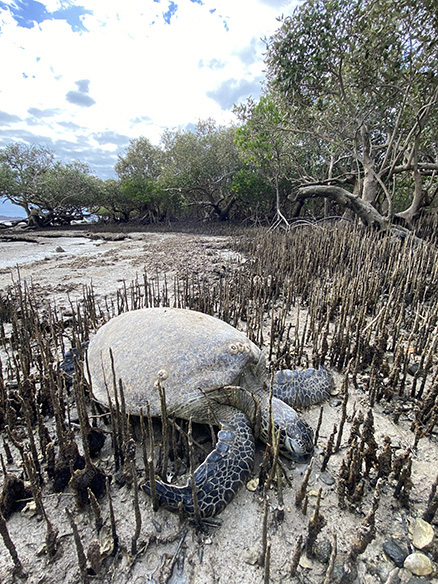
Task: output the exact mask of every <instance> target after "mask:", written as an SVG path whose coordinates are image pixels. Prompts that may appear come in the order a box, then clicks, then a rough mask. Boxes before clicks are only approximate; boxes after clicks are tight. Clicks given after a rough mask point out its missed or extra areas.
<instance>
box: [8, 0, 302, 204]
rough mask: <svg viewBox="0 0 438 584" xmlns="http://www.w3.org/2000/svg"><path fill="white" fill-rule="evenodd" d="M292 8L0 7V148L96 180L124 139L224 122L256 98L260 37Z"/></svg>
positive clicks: (103, 0)
mask: <svg viewBox="0 0 438 584" xmlns="http://www.w3.org/2000/svg"><path fill="white" fill-rule="evenodd" d="M296 3H297V0H128V1H127V2H120V0H118V1H115V0H79V1H74V0H47V1H43V2H37V1H35V0H13V1H2V0H0V79H1V82H0V148H1V147H4V146H6V145H7V144H9V143H11V142H17V141H20V142H24V143H26V144H44V145H46V146H48V147H49V148H51V149H52V150H53V151H54V152H55V154H56V156H57V158H58V159H59V160H61V161H63V162H68V161H71V160H75V159H78V160H82V161H83V162H87V163H88V164H89V165H90V167H91V169H92V171H93V172H95V173H96V174H97V175H98V176H100V177H101V178H108V177H111V176H113V166H114V163H115V161H116V160H117V154H119V153H122V152H123V150H124V149H125V148H126V147H127V145H128V144H129V140H130V139H133V138H137V137H139V136H146V137H147V138H149V139H150V140H151V141H152V142H153V143H155V144H158V143H159V140H160V136H161V135H162V133H163V131H164V130H165V129H166V128H186V127H190V125H191V124H193V123H196V122H197V121H198V120H200V119H206V118H208V117H212V118H214V119H215V120H216V121H217V122H218V123H223V124H227V123H230V122H232V121H233V119H234V118H233V114H232V108H233V105H234V104H235V103H239V102H242V101H244V100H245V99H246V98H247V97H249V96H253V97H254V98H257V97H258V96H259V95H260V91H261V83H262V82H263V79H264V73H263V70H264V63H263V52H264V44H263V42H262V40H261V39H262V38H265V37H269V35H270V34H272V33H273V32H274V31H275V30H276V29H277V28H278V26H279V23H278V21H277V17H278V16H280V15H281V14H290V13H291V12H292V10H293V7H294V5H295V4H296ZM11 214H14V212H10V211H8V209H7V205H5V204H1V203H0V215H11Z"/></svg>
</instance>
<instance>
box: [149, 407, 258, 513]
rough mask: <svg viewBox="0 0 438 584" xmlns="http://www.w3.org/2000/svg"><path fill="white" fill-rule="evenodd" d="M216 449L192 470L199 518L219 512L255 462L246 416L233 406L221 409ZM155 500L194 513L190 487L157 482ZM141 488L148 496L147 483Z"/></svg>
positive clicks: (189, 483)
mask: <svg viewBox="0 0 438 584" xmlns="http://www.w3.org/2000/svg"><path fill="white" fill-rule="evenodd" d="M221 410H222V411H221V414H222V412H224V411H225V412H226V415H225V416H224V415H221V418H220V420H219V424H220V428H221V429H220V431H219V433H218V442H217V444H216V448H215V449H214V450H213V451H212V452H211V453H210V454H209V455H208V456H207V458H206V459H205V460H204V462H203V463H202V464H201V465H200V466H199V467H198V468H197V469H196V470H195V472H194V479H195V486H196V497H197V500H198V506H199V514H200V518H201V519H205V518H207V517H213V516H214V515H217V514H218V513H220V512H221V511H222V510H223V509H224V508H225V507H226V506H227V505H228V503H229V502H230V501H231V499H232V498H233V497H234V495H235V494H236V493H237V491H238V490H239V488H240V487H241V486H242V484H243V483H244V482H245V480H246V479H247V477H248V475H249V473H250V472H251V470H252V466H253V462H254V450H255V445H254V436H253V433H252V429H251V425H250V423H249V420H248V418H247V417H246V416H245V414H244V413H242V412H240V411H238V410H236V409H234V408H231V407H230V408H225V407H223V408H221ZM155 486H156V493H157V498H158V502H159V503H160V505H162V506H163V507H166V508H167V509H169V510H170V511H179V510H180V508H181V507H182V509H183V511H184V512H185V513H187V514H188V515H192V516H193V515H194V514H195V506H194V502H193V488H192V484H191V481H190V480H189V481H188V483H187V485H184V486H182V487H179V486H176V485H170V484H167V483H163V482H161V481H156V483H155ZM143 489H144V490H145V491H146V493H148V494H149V495H150V484H149V483H145V484H144V486H143Z"/></svg>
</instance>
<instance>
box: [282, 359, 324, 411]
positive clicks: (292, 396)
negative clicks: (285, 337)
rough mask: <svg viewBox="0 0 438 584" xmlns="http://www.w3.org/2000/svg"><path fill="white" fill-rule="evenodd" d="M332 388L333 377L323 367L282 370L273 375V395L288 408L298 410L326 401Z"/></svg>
mask: <svg viewBox="0 0 438 584" xmlns="http://www.w3.org/2000/svg"><path fill="white" fill-rule="evenodd" d="M333 387H334V381H333V377H332V375H331V373H330V372H329V371H327V369H324V368H323V367H320V368H319V369H312V368H311V369H304V370H301V371H291V370H290V369H283V370H281V371H277V372H276V374H275V375H274V383H273V393H274V396H275V397H277V398H279V399H281V400H282V401H284V402H285V403H287V404H288V405H289V406H291V407H298V408H299V407H308V406H311V405H313V404H317V403H320V402H322V401H324V400H326V399H328V398H329V397H330V393H331V391H332V390H333Z"/></svg>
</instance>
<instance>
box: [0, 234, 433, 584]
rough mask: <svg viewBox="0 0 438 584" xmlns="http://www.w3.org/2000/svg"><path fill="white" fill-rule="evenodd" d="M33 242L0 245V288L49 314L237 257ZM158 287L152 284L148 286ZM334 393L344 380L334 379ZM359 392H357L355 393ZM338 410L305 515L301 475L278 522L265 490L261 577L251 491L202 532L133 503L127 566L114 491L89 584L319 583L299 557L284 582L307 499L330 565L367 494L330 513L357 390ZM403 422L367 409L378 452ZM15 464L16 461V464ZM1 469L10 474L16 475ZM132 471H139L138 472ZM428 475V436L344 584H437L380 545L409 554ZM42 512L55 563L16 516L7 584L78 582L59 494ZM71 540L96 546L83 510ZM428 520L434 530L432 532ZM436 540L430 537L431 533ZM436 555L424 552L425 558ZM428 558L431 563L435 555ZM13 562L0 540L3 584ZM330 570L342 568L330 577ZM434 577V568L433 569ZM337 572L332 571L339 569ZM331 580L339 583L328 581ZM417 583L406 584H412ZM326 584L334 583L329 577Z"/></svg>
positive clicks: (118, 490)
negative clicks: (134, 539)
mask: <svg viewBox="0 0 438 584" xmlns="http://www.w3.org/2000/svg"><path fill="white" fill-rule="evenodd" d="M46 235H47V234H44V236H41V235H39V234H37V233H32V234H29V238H30V239H32V240H34V241H33V242H32V241H29V242H23V241H14V242H2V243H1V244H0V246H1V247H0V289H5V288H6V287H7V286H9V285H10V284H11V283H13V282H17V281H18V280H21V281H22V282H27V283H28V284H29V283H32V284H33V286H34V287H35V289H36V290H38V293H39V294H41V296H42V297H47V298H50V299H51V300H53V301H54V302H56V305H57V306H58V307H61V308H62V307H67V306H68V305H69V303H70V302H71V301H72V300H73V301H76V300H77V299H79V298H81V296H82V294H83V288H84V286H90V285H92V286H93V288H94V291H95V294H96V296H97V297H98V298H101V299H103V297H104V296H105V295H114V294H115V293H116V290H117V289H120V288H122V287H123V283H124V282H125V283H127V284H129V283H130V282H132V281H135V279H136V278H142V277H143V274H144V271H145V270H147V273H148V274H149V275H151V276H154V274H155V275H157V274H159V278H160V279H161V280H160V281H161V282H163V275H164V274H166V277H167V278H168V279H169V281H171V279H172V277H173V276H174V275H175V274H179V275H180V276H181V275H184V273H185V272H187V271H189V272H190V273H195V274H196V273H199V274H202V275H208V277H209V278H211V279H212V280H214V279H216V278H218V277H219V275H220V274H223V273H224V271H225V272H226V271H227V270H233V269H234V268H235V267H236V266H237V265H238V263H239V262H242V261H245V258H242V257H240V256H239V254H236V253H235V252H234V251H232V246H231V245H230V239H229V238H227V237H211V236H202V235H186V234H178V233H168V234H150V233H130V234H129V236H127V237H126V238H123V239H122V238H118V237H114V236H113V235H111V236H108V235H93V238H92V239H91V238H88V237H84V234H83V233H75V232H74V231H72V232H69V233H68V234H64V235H62V236H59V235H56V234H55V236H54V235H53V234H50V237H47V236H46ZM157 277H158V276H157ZM335 378H336V386H337V388H338V390H339V388H340V386H341V384H342V381H343V376H342V375H340V374H335ZM359 385H360V384H359ZM350 392H351V395H350V399H349V402H348V408H347V424H346V428H345V429H344V439H343V442H342V446H341V450H340V451H339V452H338V453H337V454H335V455H333V456H332V458H331V459H330V462H329V464H328V467H327V472H326V473H321V471H320V467H321V461H322V454H321V453H322V447H323V446H325V445H326V444H327V440H328V438H329V436H330V433H331V431H332V429H333V424H335V423H336V424H338V423H339V420H340V417H341V399H340V398H339V396H336V395H335V396H333V398H332V399H331V400H330V401H329V402H328V403H326V404H324V406H323V408H324V416H323V424H322V427H321V430H320V434H319V443H318V448H317V450H316V454H315V458H314V463H313V470H312V474H311V478H310V483H309V487H308V495H309V501H308V509H307V514H306V515H305V514H304V513H303V512H302V511H301V510H300V509H299V508H297V507H296V505H295V496H296V493H297V491H298V489H299V487H300V484H301V481H302V476H303V473H304V471H305V470H306V465H292V464H291V463H290V462H289V461H286V460H284V461H283V463H284V467H285V469H286V474H287V477H288V483H287V482H285V481H284V484H283V496H284V519H281V514H280V513H279V512H278V508H279V504H278V498H277V497H278V495H277V491H276V489H274V488H272V489H271V490H270V491H269V493H268V498H267V501H268V514H267V521H268V523H267V536H268V540H269V542H270V546H271V547H270V550H271V556H270V563H269V574H268V573H267V570H266V569H265V568H264V567H262V566H260V565H259V563H258V562H257V558H258V557H259V555H260V552H261V550H262V529H263V516H264V506H265V504H264V501H263V496H262V494H261V493H260V492H259V491H254V490H253V487H252V486H251V485H252V483H250V484H249V488H242V489H241V490H240V491H239V493H238V494H237V496H236V498H235V499H234V500H233V501H232V503H231V504H229V505H228V507H227V508H226V509H225V510H224V511H223V512H222V513H221V514H220V516H219V517H218V520H219V526H218V527H215V528H209V529H207V530H205V531H199V530H197V529H196V528H195V527H194V526H193V525H191V524H190V523H188V522H182V523H181V522H180V520H179V518H178V517H177V516H175V515H173V514H171V513H169V512H168V511H166V510H164V509H160V510H159V511H158V512H156V513H154V511H153V510H152V507H151V504H150V501H149V499H148V497H147V496H146V495H143V494H141V497H140V508H141V518H142V528H141V536H140V540H139V546H138V547H139V552H138V553H137V554H136V555H135V556H132V555H131V553H130V539H131V535H132V532H133V526H134V510H133V501H132V492H130V491H129V490H128V489H127V488H126V486H119V485H117V483H114V484H113V486H112V497H113V503H114V506H115V516H116V523H117V531H118V535H119V538H120V549H119V552H118V555H117V556H116V558H113V557H112V556H109V557H108V558H106V560H105V561H104V565H103V567H102V570H101V574H100V575H99V576H90V581H96V582H117V583H118V582H120V583H125V582H130V583H138V584H140V583H146V582H151V583H152V582H160V583H161V582H169V583H172V584H176V583H178V584H183V583H184V584H185V583H195V584H201V583H202V584H204V583H207V584H209V583H212V584H213V583H219V582H220V583H230V582H233V583H234V582H236V583H237V582H239V583H245V584H246V583H247V584H252V583H254V584H256V583H257V584H259V583H262V582H275V583H280V582H302V583H319V582H321V583H322V582H323V581H324V577H325V573H326V571H327V563H326V562H327V558H326V559H325V563H324V562H322V561H319V560H317V559H315V558H307V557H306V556H303V557H302V558H301V561H300V566H299V568H298V572H297V575H296V576H295V577H291V575H290V568H291V561H292V555H293V553H294V551H295V548H296V544H297V540H298V537H299V536H300V535H303V537H304V538H305V537H306V535H307V532H308V523H309V519H310V518H311V516H312V514H313V511H314V506H315V501H316V495H317V492H318V490H319V488H320V487H321V488H322V500H321V512H322V514H323V515H324V517H325V523H326V524H325V527H324V528H323V529H322V532H321V534H320V536H319V540H320V541H321V542H325V543H327V542H330V543H332V542H333V534H334V533H335V534H336V537H337V546H338V554H339V557H340V558H342V557H343V554H346V553H348V551H349V550H350V548H351V543H352V541H353V539H354V537H355V534H356V530H357V528H358V526H359V525H360V523H361V521H362V520H363V518H364V516H365V515H366V513H367V512H368V511H369V509H370V506H371V500H372V491H370V493H369V494H368V495H367V496H366V497H365V498H364V499H363V502H362V503H360V504H358V506H357V509H355V510H341V509H340V508H339V506H338V499H337V495H336V483H335V482H334V481H333V479H336V477H337V474H338V470H339V466H340V464H341V461H342V459H343V457H344V456H345V453H346V449H347V438H348V436H349V429H350V425H351V420H352V417H353V413H354V410H359V409H362V410H363V412H364V414H365V413H366V412H367V403H368V401H367V397H366V396H365V394H364V393H362V392H361V390H360V388H359V389H354V388H352V387H351V388H350ZM318 414H319V407H315V408H311V409H310V410H308V411H306V412H304V413H303V417H304V418H305V419H306V420H307V421H308V422H309V423H310V424H311V425H312V426H314V427H315V425H316V420H317V418H318ZM411 414H412V412H407V413H406V415H405V417H403V416H402V420H401V423H400V424H398V425H395V424H394V423H393V422H392V420H391V418H390V417H389V416H388V415H387V413H386V412H385V411H384V409H383V407H381V406H376V407H375V408H374V420H375V427H376V439H377V440H378V442H379V445H382V444H383V437H384V436H385V435H386V436H389V437H390V438H391V442H392V444H393V446H394V448H395V450H398V449H405V448H407V447H409V446H411V445H412V441H413V434H412V433H411V432H410V431H409V425H410V420H409V415H411ZM108 442H109V441H107V444H106V446H105V448H104V449H103V450H102V451H101V453H100V456H99V460H98V461H96V463H97V464H98V465H99V466H101V467H102V468H103V469H104V470H105V469H106V470H108V471H109V470H110V468H111V463H112V458H111V455H112V453H111V447H110V444H108ZM263 451H264V448H263V445H261V444H259V445H258V449H257V460H256V464H255V469H254V475H253V477H252V478H254V477H257V469H258V465H259V463H260V460H261V457H262V455H263ZM16 461H18V457H16ZM16 465H17V466H14V465H12V466H11V467H8V468H9V470H11V471H14V470H15V471H17V472H18V470H19V464H18V463H16ZM140 466H141V465H140ZM437 473H438V442H437V438H436V436H434V437H432V439H430V438H423V439H421V440H420V442H419V447H418V449H417V451H416V452H415V453H414V456H413V472H412V477H413V482H414V485H413V489H412V493H411V505H410V508H409V510H406V509H403V508H401V507H400V505H399V503H398V501H397V500H396V499H394V497H393V496H392V493H393V490H394V484H391V483H390V482H387V483H386V484H385V485H384V486H383V488H382V493H381V502H380V506H379V509H378V511H377V516H376V530H377V535H376V538H375V539H374V541H373V542H372V543H371V544H370V545H369V546H368V548H367V549H366V551H365V553H364V554H363V555H362V556H360V557H359V560H358V563H357V568H358V575H357V577H356V578H351V579H348V576H344V580H342V581H343V582H349V581H350V582H356V583H365V584H374V583H375V584H378V583H381V582H388V583H390V582H402V583H406V584H407V583H410V584H415V583H416V582H417V583H418V582H423V581H429V582H433V583H435V584H436V583H437V582H438V578H437V577H434V575H433V574H432V575H429V576H428V577H427V579H424V578H423V579H421V578H418V577H416V576H413V575H412V573H411V572H409V571H408V570H406V569H404V568H401V569H399V568H397V567H396V566H395V564H394V563H393V562H392V561H391V560H389V558H388V557H387V556H386V555H385V553H384V551H383V547H382V546H383V543H384V542H385V541H386V540H387V539H388V537H389V536H392V537H395V538H397V539H398V540H399V541H401V542H402V543H403V544H404V545H405V546H412V544H411V538H410V536H409V529H410V527H412V526H413V525H414V523H415V520H416V519H417V518H418V517H419V516H421V513H422V511H423V510H424V509H425V506H426V503H427V498H428V496H429V493H430V490H431V486H432V483H433V481H434V480H435V477H436V475H437ZM44 503H45V507H46V511H47V514H48V516H49V517H50V518H51V519H52V521H53V522H54V523H55V524H56V525H57V526H58V527H59V529H60V533H59V536H60V542H61V546H60V551H59V557H57V558H56V559H55V560H54V561H49V560H48V559H47V557H46V555H45V554H44V553H43V552H42V548H43V544H44V538H45V532H46V527H45V523H44V522H43V521H41V520H40V518H39V517H37V516H35V514H33V513H32V512H31V511H27V512H22V513H21V514H18V513H15V514H14V515H13V516H12V517H11V518H10V519H9V521H8V529H9V532H10V535H11V537H12V540H13V541H14V543H15V545H16V547H17V552H18V555H19V557H20V558H21V559H22V563H23V566H24V569H25V570H26V572H27V573H28V576H27V579H23V578H21V579H20V578H18V577H15V581H26V582H29V583H32V584H33V583H35V584H36V583H39V584H43V583H47V584H49V583H50V584H51V583H55V582H58V581H63V582H64V583H76V582H80V581H81V577H80V572H79V568H78V561H77V556H76V550H75V547H74V543H73V535H72V530H71V527H70V524H69V523H68V521H67V519H66V517H65V513H64V508H65V507H70V508H72V509H74V503H73V497H72V493H71V492H70V491H69V489H66V490H65V491H64V492H63V493H61V494H59V495H58V494H56V495H55V494H53V493H51V492H50V491H49V490H47V491H45V492H44ZM101 505H102V512H103V516H104V521H105V528H104V529H103V531H102V533H101V535H100V538H101V545H102V546H104V544H105V541H106V540H105V534H106V533H107V530H108V525H109V520H108V516H109V509H108V500H107V497H105V498H104V500H103V501H102V502H101ZM74 517H75V520H76V523H77V524H78V528H79V533H80V537H81V540H82V542H83V545H84V547H85V549H87V547H88V546H89V544H90V542H91V541H92V540H93V539H96V538H98V537H99V535H98V534H97V532H96V529H95V527H94V522H93V518H92V515H91V513H90V512H89V511H81V512H79V511H76V510H75V511H74ZM437 519H438V518H436V519H435V522H436V521H437ZM434 529H435V540H436V539H437V538H436V534H437V526H436V524H435V526H434ZM433 553H435V554H436V550H435V552H432V555H433ZM435 559H436V555H435ZM12 566H13V564H12V561H11V558H10V556H9V554H8V553H7V551H6V549H5V548H4V546H3V543H2V542H1V541H0V582H2V583H5V584H6V583H9V582H12V581H13V580H14V577H13V576H12ZM338 569H339V570H341V567H339V568H338ZM434 569H435V570H436V564H434ZM341 571H342V570H341ZM339 573H340V572H339ZM415 578H417V579H415ZM330 581H331V582H336V581H341V580H340V579H336V578H335V576H332V578H331V580H330Z"/></svg>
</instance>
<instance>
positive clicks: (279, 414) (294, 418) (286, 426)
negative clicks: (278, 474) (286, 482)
mask: <svg viewBox="0 0 438 584" xmlns="http://www.w3.org/2000/svg"><path fill="white" fill-rule="evenodd" d="M272 417H273V422H274V429H275V434H276V436H278V432H280V452H281V454H283V455H284V456H286V457H287V458H291V459H292V460H294V461H295V462H308V461H309V459H310V457H311V456H312V454H313V430H312V428H311V427H310V426H308V425H307V424H306V423H305V422H303V421H302V420H300V418H299V417H298V415H297V413H296V411H295V410H294V409H293V408H291V407H290V406H288V405H287V404H285V403H284V402H282V401H281V400H279V399H277V398H275V397H274V398H272ZM262 426H265V424H264V423H262Z"/></svg>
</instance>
